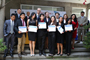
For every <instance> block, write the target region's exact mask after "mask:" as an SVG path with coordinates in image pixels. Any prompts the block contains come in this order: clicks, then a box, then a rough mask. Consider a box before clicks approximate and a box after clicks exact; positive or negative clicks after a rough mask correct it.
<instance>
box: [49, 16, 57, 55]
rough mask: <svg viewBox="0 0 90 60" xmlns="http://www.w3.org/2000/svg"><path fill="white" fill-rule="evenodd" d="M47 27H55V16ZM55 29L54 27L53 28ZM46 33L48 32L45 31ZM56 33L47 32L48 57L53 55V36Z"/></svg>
mask: <svg viewBox="0 0 90 60" xmlns="http://www.w3.org/2000/svg"><path fill="white" fill-rule="evenodd" d="M48 25H55V26H56V19H55V16H52V17H51V20H50V22H49V24H48ZM55 28H56V27H55ZM47 31H49V30H48V29H47ZM55 35H56V32H48V45H49V52H50V54H49V56H53V55H54V54H55V37H56V36H55Z"/></svg>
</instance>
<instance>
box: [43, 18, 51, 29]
mask: <svg viewBox="0 0 90 60" xmlns="http://www.w3.org/2000/svg"><path fill="white" fill-rule="evenodd" d="M44 20H45V22H46V23H47V28H48V24H49V22H50V20H51V19H50V18H48V22H47V19H46V17H45V18H44Z"/></svg>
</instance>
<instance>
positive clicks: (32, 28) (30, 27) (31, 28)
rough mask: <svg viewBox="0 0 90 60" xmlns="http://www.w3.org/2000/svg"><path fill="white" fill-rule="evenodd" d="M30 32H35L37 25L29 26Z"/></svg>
mask: <svg viewBox="0 0 90 60" xmlns="http://www.w3.org/2000/svg"><path fill="white" fill-rule="evenodd" d="M29 31H30V32H37V26H29Z"/></svg>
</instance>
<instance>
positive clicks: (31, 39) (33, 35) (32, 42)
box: [27, 12, 37, 56]
mask: <svg viewBox="0 0 90 60" xmlns="http://www.w3.org/2000/svg"><path fill="white" fill-rule="evenodd" d="M29 25H32V26H37V18H36V14H35V13H34V12H32V14H31V18H30V20H28V21H27V27H28V29H29ZM28 37H29V47H30V52H31V56H34V50H35V38H36V33H35V32H28Z"/></svg>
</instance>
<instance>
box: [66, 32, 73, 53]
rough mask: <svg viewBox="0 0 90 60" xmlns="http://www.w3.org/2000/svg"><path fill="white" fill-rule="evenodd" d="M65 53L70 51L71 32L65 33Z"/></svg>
mask: <svg viewBox="0 0 90 60" xmlns="http://www.w3.org/2000/svg"><path fill="white" fill-rule="evenodd" d="M66 36H67V37H66V53H71V40H72V33H71V32H67V33H66Z"/></svg>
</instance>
